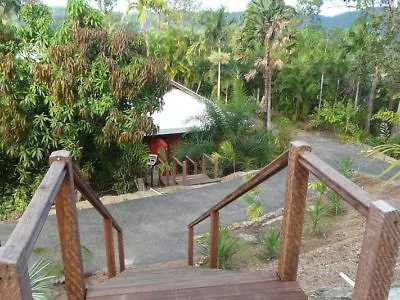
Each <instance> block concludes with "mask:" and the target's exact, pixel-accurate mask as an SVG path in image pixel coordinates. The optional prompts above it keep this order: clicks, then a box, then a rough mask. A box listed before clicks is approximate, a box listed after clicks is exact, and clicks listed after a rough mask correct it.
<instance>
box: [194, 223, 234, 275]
mask: <svg viewBox="0 0 400 300" xmlns="http://www.w3.org/2000/svg"><path fill="white" fill-rule="evenodd" d="M197 241H198V244H199V246H200V249H199V253H200V255H201V256H202V257H203V259H204V260H205V261H206V262H207V261H208V260H209V254H210V236H209V234H206V235H204V236H202V238H200V239H198V240H197ZM237 249H238V240H237V238H236V237H234V236H233V235H232V234H231V233H230V231H229V230H228V229H227V228H226V227H220V229H219V233H218V265H217V267H218V269H229V268H230V259H231V258H232V256H233V254H235V253H236V251H237Z"/></svg>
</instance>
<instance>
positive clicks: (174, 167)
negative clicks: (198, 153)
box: [172, 156, 188, 185]
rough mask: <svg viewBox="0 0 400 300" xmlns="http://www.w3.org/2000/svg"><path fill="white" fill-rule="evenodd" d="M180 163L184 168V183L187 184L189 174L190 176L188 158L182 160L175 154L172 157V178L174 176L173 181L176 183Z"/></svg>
mask: <svg viewBox="0 0 400 300" xmlns="http://www.w3.org/2000/svg"><path fill="white" fill-rule="evenodd" d="M178 165H179V166H180V167H181V168H182V184H183V185H186V184H187V176H188V163H187V161H186V160H184V161H183V162H181V161H180V160H179V159H177V158H176V157H175V156H173V157H172V178H173V180H172V181H173V183H174V184H175V183H176V172H177V166H178Z"/></svg>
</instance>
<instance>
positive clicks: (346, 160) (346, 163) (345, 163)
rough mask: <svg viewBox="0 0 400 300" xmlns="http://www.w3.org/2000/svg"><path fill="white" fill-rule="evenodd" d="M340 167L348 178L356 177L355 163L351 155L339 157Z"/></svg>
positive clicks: (341, 171)
mask: <svg viewBox="0 0 400 300" xmlns="http://www.w3.org/2000/svg"><path fill="white" fill-rule="evenodd" d="M338 167H339V171H340V173H342V174H343V175H344V176H345V177H346V178H349V179H352V178H353V177H354V172H355V171H354V163H353V160H352V159H351V157H349V156H345V157H342V158H340V159H339V161H338Z"/></svg>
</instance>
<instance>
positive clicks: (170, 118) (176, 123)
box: [145, 80, 208, 154]
mask: <svg viewBox="0 0 400 300" xmlns="http://www.w3.org/2000/svg"><path fill="white" fill-rule="evenodd" d="M171 85H172V89H171V90H169V91H168V92H167V93H166V94H165V95H164V96H163V102H164V106H163V108H162V110H161V111H160V112H156V113H154V114H153V115H152V118H153V121H154V124H155V125H156V126H157V128H158V130H157V133H156V134H154V135H152V136H147V137H146V138H145V142H146V143H147V144H148V145H149V148H150V154H157V153H158V149H159V148H160V147H162V148H164V150H165V152H166V153H167V154H171V153H172V152H173V150H174V147H175V146H176V145H177V143H178V142H179V141H180V139H181V138H182V137H183V136H184V135H185V134H187V133H188V132H190V131H191V130H192V129H193V128H195V127H200V126H201V123H200V121H199V120H197V119H196V117H197V116H200V115H202V114H204V113H205V110H206V105H205V102H206V101H208V100H207V99H206V98H204V97H202V96H200V95H199V94H197V93H196V92H194V91H192V90H190V89H188V88H186V87H184V86H183V85H181V84H179V83H178V82H175V81H173V80H172V81H171Z"/></svg>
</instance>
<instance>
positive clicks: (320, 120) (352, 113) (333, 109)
mask: <svg viewBox="0 0 400 300" xmlns="http://www.w3.org/2000/svg"><path fill="white" fill-rule="evenodd" d="M360 114H361V112H360V110H359V109H357V108H354V107H353V104H352V103H351V101H348V102H347V104H345V103H343V102H335V103H332V104H331V103H329V102H325V103H324V105H323V106H322V107H321V109H319V110H317V112H316V113H315V114H314V115H313V116H312V120H311V124H310V125H311V127H312V128H318V129H321V128H322V129H327V130H332V131H334V132H335V133H336V134H338V135H340V134H343V135H348V136H352V137H355V138H357V139H358V140H361V139H362V138H363V132H362V130H361V129H360V126H359V119H360V118H359V116H360Z"/></svg>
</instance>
